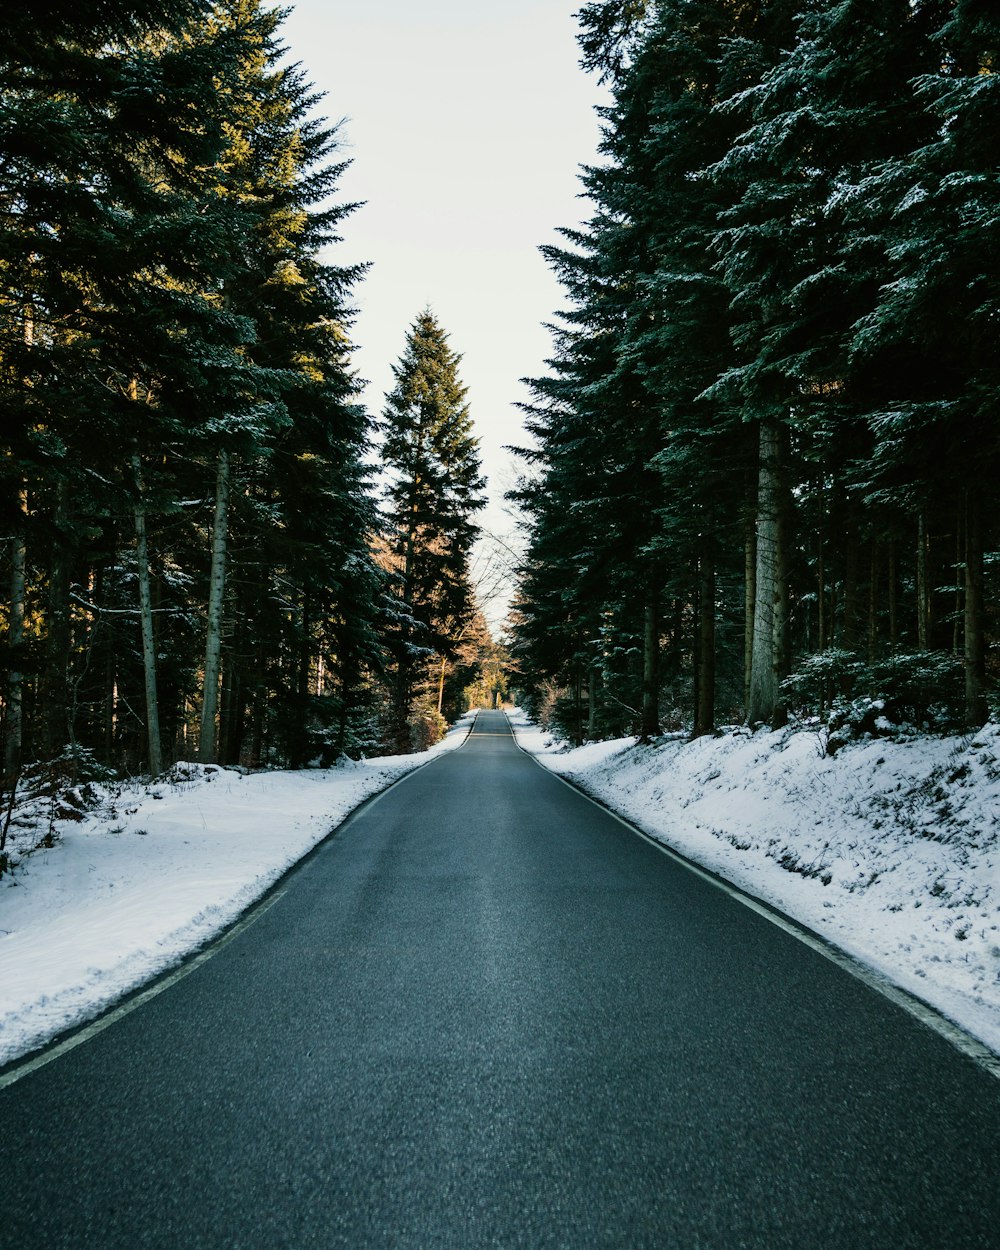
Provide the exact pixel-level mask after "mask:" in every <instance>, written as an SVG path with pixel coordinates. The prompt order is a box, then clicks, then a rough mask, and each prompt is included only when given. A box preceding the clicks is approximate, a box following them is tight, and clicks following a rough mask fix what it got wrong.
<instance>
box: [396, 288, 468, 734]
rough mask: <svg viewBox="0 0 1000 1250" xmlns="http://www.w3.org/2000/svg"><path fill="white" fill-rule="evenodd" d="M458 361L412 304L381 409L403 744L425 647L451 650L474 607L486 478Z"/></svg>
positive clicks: (442, 652) (433, 323)
mask: <svg viewBox="0 0 1000 1250" xmlns="http://www.w3.org/2000/svg"><path fill="white" fill-rule="evenodd" d="M459 363H460V357H458V356H456V355H455V353H454V352H453V351H452V350H451V348H450V346H449V345H448V336H447V335H446V334H445V332H444V330H443V329H442V328H441V326H440V325H439V324H438V322H437V320H436V318H435V317H434V315H433V313H431V312H430V311H425V312H423V313H421V314H420V316H419V317H417V319H416V321H415V322H414V324H413V326H412V328H411V329H410V331H409V333H408V334H407V338H406V348H405V351H404V353H403V355H402V356H401V357H400V359H399V362H398V363H397V364H396V365H394V366H393V376H394V378H395V386H394V387H393V389H392V391H390V392H389V394H388V395H387V396H386V405H385V409H384V411H383V420H382V429H383V442H382V460H383V463H384V465H385V466H386V468H387V470H388V473H389V480H388V484H387V486H386V489H385V523H386V540H387V546H388V553H389V557H390V563H391V568H392V572H393V574H394V576H395V579H396V580H395V591H396V598H397V601H398V605H399V606H398V619H397V624H396V628H395V632H394V636H393V637H392V638H391V640H390V646H391V649H392V652H393V663H394V673H393V692H392V725H391V733H392V737H393V740H394V743H395V745H396V747H397V748H398V749H399V750H404V751H405V750H409V749H410V739H409V728H408V719H409V715H410V705H411V701H412V698H413V694H414V688H415V683H416V680H417V677H418V673H419V671H420V670H421V668H422V667H423V666H424V664H425V663H426V660H427V658H428V657H429V656H430V655H431V654H433V653H437V655H439V656H442V657H446V658H451V657H452V656H453V655H454V653H455V648H456V645H457V642H458V637H459V634H460V633H461V631H462V628H463V626H464V625H465V624H466V622H468V621H469V620H470V619H471V617H472V615H473V613H474V611H475V599H474V593H473V588H472V585H471V582H470V577H469V556H470V552H471V550H472V545H473V543H474V541H475V539H476V535H477V533H478V528H477V526H476V525H475V523H474V521H473V519H472V518H473V516H474V515H475V513H476V512H477V511H478V509H479V508H480V507H481V506H482V504H483V502H484V499H483V494H482V492H483V487H484V486H485V481H484V479H483V477H482V475H481V472H480V464H479V452H478V443H477V440H476V438H475V436H474V434H473V431H472V421H471V417H470V414H469V407H468V404H467V402H466V390H465V387H464V386H462V384H461V381H460V379H459V373H458V366H459Z"/></svg>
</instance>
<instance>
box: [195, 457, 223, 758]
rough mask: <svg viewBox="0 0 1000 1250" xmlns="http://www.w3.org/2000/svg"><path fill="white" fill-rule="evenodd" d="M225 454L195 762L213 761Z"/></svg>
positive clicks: (217, 481) (215, 528)
mask: <svg viewBox="0 0 1000 1250" xmlns="http://www.w3.org/2000/svg"><path fill="white" fill-rule="evenodd" d="M229 483H230V467H229V452H228V451H226V450H225V449H223V450H222V451H220V452H219V466H218V472H217V474H216V479H215V520H214V522H213V525H212V569H211V573H210V575H209V583H208V624H207V627H206V632H205V682H204V688H203V691H202V699H201V732H200V734H199V738H198V759H199V760H200V762H201V763H202V764H213V763H215V760H216V755H217V751H216V740H217V730H216V712H217V711H218V706H219V673H220V670H221V667H222V606H223V601H224V599H225V591H226V541H227V539H228V537H229Z"/></svg>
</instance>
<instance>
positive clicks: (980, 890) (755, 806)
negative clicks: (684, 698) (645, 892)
mask: <svg viewBox="0 0 1000 1250" xmlns="http://www.w3.org/2000/svg"><path fill="white" fill-rule="evenodd" d="M511 721H512V724H513V726H514V728H515V732H516V734H517V738H518V741H519V743H520V745H521V746H522V747H524V749H525V750H527V751H529V752H531V753H532V754H533V755H535V756H536V758H537V759H538V760H539V761H540V763H542V764H544V765H545V767H546V768H549V769H551V770H552V771H553V772H555V773H558V774H559V775H561V776H563V777H566V778H567V779H569V780H571V781H573V782H574V783H576V784H577V785H578V786H580V787H581V788H582V789H583V790H585V791H586V792H587V793H589V794H591V795H593V796H594V797H595V798H598V799H600V800H601V801H602V802H604V803H606V804H607V805H608V806H609V807H611V808H612V809H613V810H614V811H617V812H619V813H620V814H621V815H623V816H625V817H626V818H627V819H629V820H630V821H632V822H633V823H634V824H636V825H637V826H639V827H640V828H641V829H642V830H643V831H644V832H646V833H648V834H650V835H651V836H653V837H654V838H656V839H657V840H659V841H661V842H663V843H665V844H667V845H669V846H671V847H673V848H674V849H676V850H677V851H679V852H680V853H681V854H683V855H685V856H687V857H688V858H689V859H691V860H694V861H695V862H697V863H698V864H700V865H702V866H704V867H706V868H708V869H709V870H711V871H712V872H714V873H716V874H718V875H719V876H721V877H724V878H726V879H727V880H729V881H731V882H732V883H733V884H735V885H736V886H738V887H739V888H741V889H743V890H745V891H746V892H747V893H749V894H752V895H754V896H756V897H757V898H761V899H763V900H764V901H765V902H767V903H770V904H771V905H772V906H774V907H776V908H777V909H778V910H780V911H782V912H784V913H785V914H786V915H789V916H791V917H793V918H794V919H795V920H797V921H798V922H800V923H801V924H802V925H804V926H806V927H807V928H809V929H812V930H813V931H814V932H815V933H817V934H819V935H820V936H821V937H822V938H824V939H826V940H827V941H828V942H831V943H833V944H834V945H836V946H838V947H839V948H840V949H841V950H843V951H845V952H847V953H848V954H849V955H850V956H852V957H853V958H854V959H855V960H857V961H859V962H860V963H862V964H864V965H866V966H868V967H869V968H872V969H874V970H875V971H876V972H878V973H879V974H881V975H882V976H883V977H886V978H888V979H889V980H890V981H892V982H893V983H895V984H896V985H898V986H900V987H901V988H902V989H904V990H906V991H907V992H908V993H910V994H912V995H914V996H915V997H917V998H919V999H921V1000H922V1001H924V1002H925V1003H929V1004H930V1005H931V1006H932V1007H934V1008H935V1009H936V1010H937V1011H939V1012H940V1013H941V1014H942V1015H944V1016H947V1017H948V1018H949V1019H951V1020H952V1021H953V1022H954V1023H956V1024H958V1025H959V1026H960V1027H961V1028H962V1029H964V1030H965V1031H966V1032H967V1033H970V1034H971V1035H972V1036H974V1037H976V1038H978V1039H979V1041H981V1042H983V1043H984V1044H985V1045H986V1046H988V1047H989V1048H990V1049H992V1050H993V1051H996V1052H1000V725H996V724H989V725H987V726H986V727H985V728H984V729H983V730H981V731H980V732H979V733H977V734H975V735H970V736H967V737H950V738H931V737H912V738H910V739H908V740H901V741H890V740H887V739H884V738H878V739H871V740H868V741H860V742H855V743H851V744H848V745H846V746H843V747H841V749H840V750H839V751H838V752H837V754H836V755H835V756H833V757H830V756H828V755H826V754H825V753H824V750H823V746H824V739H823V738H822V736H821V735H820V734H819V733H816V732H810V731H808V730H803V729H801V728H788V729H784V730H779V731H775V732H770V731H766V730H759V731H757V732H756V733H750V732H749V731H748V730H730V731H728V732H726V733H724V734H721V735H720V736H718V737H706V738H698V739H696V740H694V741H688V740H687V739H686V738H681V737H668V738H665V739H662V740H660V741H659V742H657V743H653V744H649V745H642V744H639V743H637V741H636V740H635V739H634V738H626V739H620V740H617V741H613V742H599V743H591V744H588V745H585V746H582V747H579V748H576V749H569V748H567V747H566V745H565V744H561V743H558V742H556V741H553V739H552V737H551V736H550V735H548V734H546V733H544V732H543V731H542V730H541V729H539V728H538V727H537V726H535V725H532V724H530V722H528V721H527V719H526V718H525V717H524V716H523V714H520V713H518V714H515V715H513V716H512V717H511Z"/></svg>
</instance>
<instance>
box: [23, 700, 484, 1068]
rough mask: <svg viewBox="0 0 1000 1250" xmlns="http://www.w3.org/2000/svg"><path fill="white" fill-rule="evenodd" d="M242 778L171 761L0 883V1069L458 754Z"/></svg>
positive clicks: (106, 801) (173, 959)
mask: <svg viewBox="0 0 1000 1250" xmlns="http://www.w3.org/2000/svg"><path fill="white" fill-rule="evenodd" d="M471 720H472V717H471V715H470V716H468V717H465V718H463V720H462V721H460V722H459V723H458V725H456V726H455V728H454V729H453V730H452V731H451V732H450V733H449V734H448V736H447V737H446V738H445V739H444V741H443V742H440V743H438V745H437V746H436V747H434V748H432V750H431V751H429V752H424V753H422V754H419V755H401V756H386V757H383V758H379V759H370V760H364V761H360V762H349V761H346V762H344V763H342V764H340V765H338V766H337V767H336V768H331V769H316V770H311V769H310V770H306V771H303V772H266V773H253V774H244V773H241V772H239V771H236V770H233V769H226V768H217V767H213V766H211V765H209V766H203V765H199V764H183V765H179V766H177V767H176V768H175V769H174V770H173V771H172V773H171V775H170V778H169V779H167V780H165V781H163V782H159V783H157V784H155V785H150V786H142V785H139V784H134V785H133V786H132V787H131V788H126V789H124V790H122V789H114V790H112V789H105V790H103V791H102V794H101V800H102V801H101V803H100V805H99V806H98V807H97V808H96V809H95V810H93V811H92V812H90V813H89V814H88V815H86V816H85V817H84V819H83V820H82V821H80V822H79V823H77V822H73V821H65V820H63V821H57V822H56V824H55V833H56V839H55V843H54V845H53V846H52V848H51V849H49V850H44V849H43V850H39V851H36V852H35V853H34V854H32V855H29V856H28V857H27V858H25V859H23V860H22V861H21V863H20V864H19V865H18V867H17V869H16V870H15V872H14V873H13V875H8V876H4V877H2V878H0V1066H2V1065H3V1064H5V1063H8V1062H10V1061H11V1060H12V1059H15V1058H17V1057H18V1056H19V1055H22V1054H24V1053H26V1052H27V1051H29V1050H33V1049H35V1048H36V1047H38V1046H40V1045H42V1044H43V1043H44V1042H45V1041H47V1040H48V1039H49V1038H51V1037H53V1036H55V1035H57V1034H58V1033H61V1032H63V1031H64V1030H65V1029H67V1028H70V1027H72V1026H74V1025H76V1024H79V1023H81V1022H83V1021H84V1020H87V1019H89V1018H90V1017H92V1016H94V1015H96V1014H97V1013H98V1012H99V1011H100V1010H102V1009H103V1008H105V1007H106V1006H108V1005H109V1004H111V1003H113V1002H114V1001H115V1000H116V999H118V998H120V997H121V996H122V995H123V994H126V993H128V992H129V991H130V990H132V989H134V988H136V987H137V986H139V985H141V984H142V983H143V982H144V981H147V980H149V978H150V977H153V976H155V975H156V974H157V973H160V972H162V971H163V970H164V969H166V968H169V967H171V966H172V965H174V964H176V963H178V962H179V961H180V960H181V959H182V958H183V957H184V956H185V955H186V954H188V953H189V952H191V951H192V950H196V949H197V948H198V947H199V946H201V945H203V944H204V943H205V942H207V941H208V940H209V939H210V938H212V937H213V936H214V935H215V934H217V933H218V932H219V931H220V930H222V929H224V928H226V927H227V926H228V925H229V924H231V923H232V921H233V920H235V919H236V917H237V916H239V914H240V913H241V912H243V911H245V910H246V908H248V907H249V906H250V905H251V904H252V903H253V902H254V901H255V900H256V899H257V898H259V897H260V896H261V894H263V893H264V892H265V890H267V888H268V887H269V886H271V885H272V884H273V883H274V882H275V881H276V880H277V879H278V878H279V877H280V876H281V875H282V873H283V872H285V871H286V869H288V868H289V867H290V866H291V865H292V864H294V863H295V862H296V861H297V860H299V859H301V858H302V856H303V855H305V854H306V853H307V852H308V851H309V850H311V848H312V847H314V846H315V845H316V843H317V842H319V841H320V840H321V839H322V838H323V837H324V836H325V835H326V834H328V833H329V832H330V831H331V829H333V828H335V827H336V826H337V825H338V824H340V822H341V821H342V820H343V819H344V818H345V817H346V816H347V815H348V814H349V813H350V812H351V811H352V810H353V809H354V808H355V807H357V805H358V804H359V803H361V802H362V801H363V800H364V799H366V798H367V797H368V796H369V795H371V794H374V793H376V792H377V791H379V790H382V789H384V788H385V787H386V786H387V785H390V784H391V783H392V782H393V781H395V780H397V779H398V778H400V777H402V776H403V775H404V774H406V773H408V772H411V771H412V770H413V769H414V768H417V767H419V766H420V765H421V764H424V763H426V762H427V760H428V758H429V757H431V756H433V755H435V754H437V753H438V752H440V751H443V750H450V749H452V748H454V747H457V746H460V745H461V744H462V743H463V742H464V741H465V737H466V734H467V732H468V729H469V726H470V723H471Z"/></svg>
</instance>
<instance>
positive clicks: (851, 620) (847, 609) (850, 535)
mask: <svg viewBox="0 0 1000 1250" xmlns="http://www.w3.org/2000/svg"><path fill="white" fill-rule="evenodd" d="M854 512H855V509H854V504H853V503H852V502H851V500H850V499H848V500H846V501H845V503H844V522H845V523H844V528H843V535H842V542H843V544H844V627H843V635H842V636H843V640H844V649H845V650H847V651H857V649H858V643H859V641H860V639H859V629H858V627H859V624H860V621H861V612H860V597H861V596H860V582H861V577H860V565H861V535H860V532H859V529H858V523H857V518H856V516H855V515H854Z"/></svg>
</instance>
